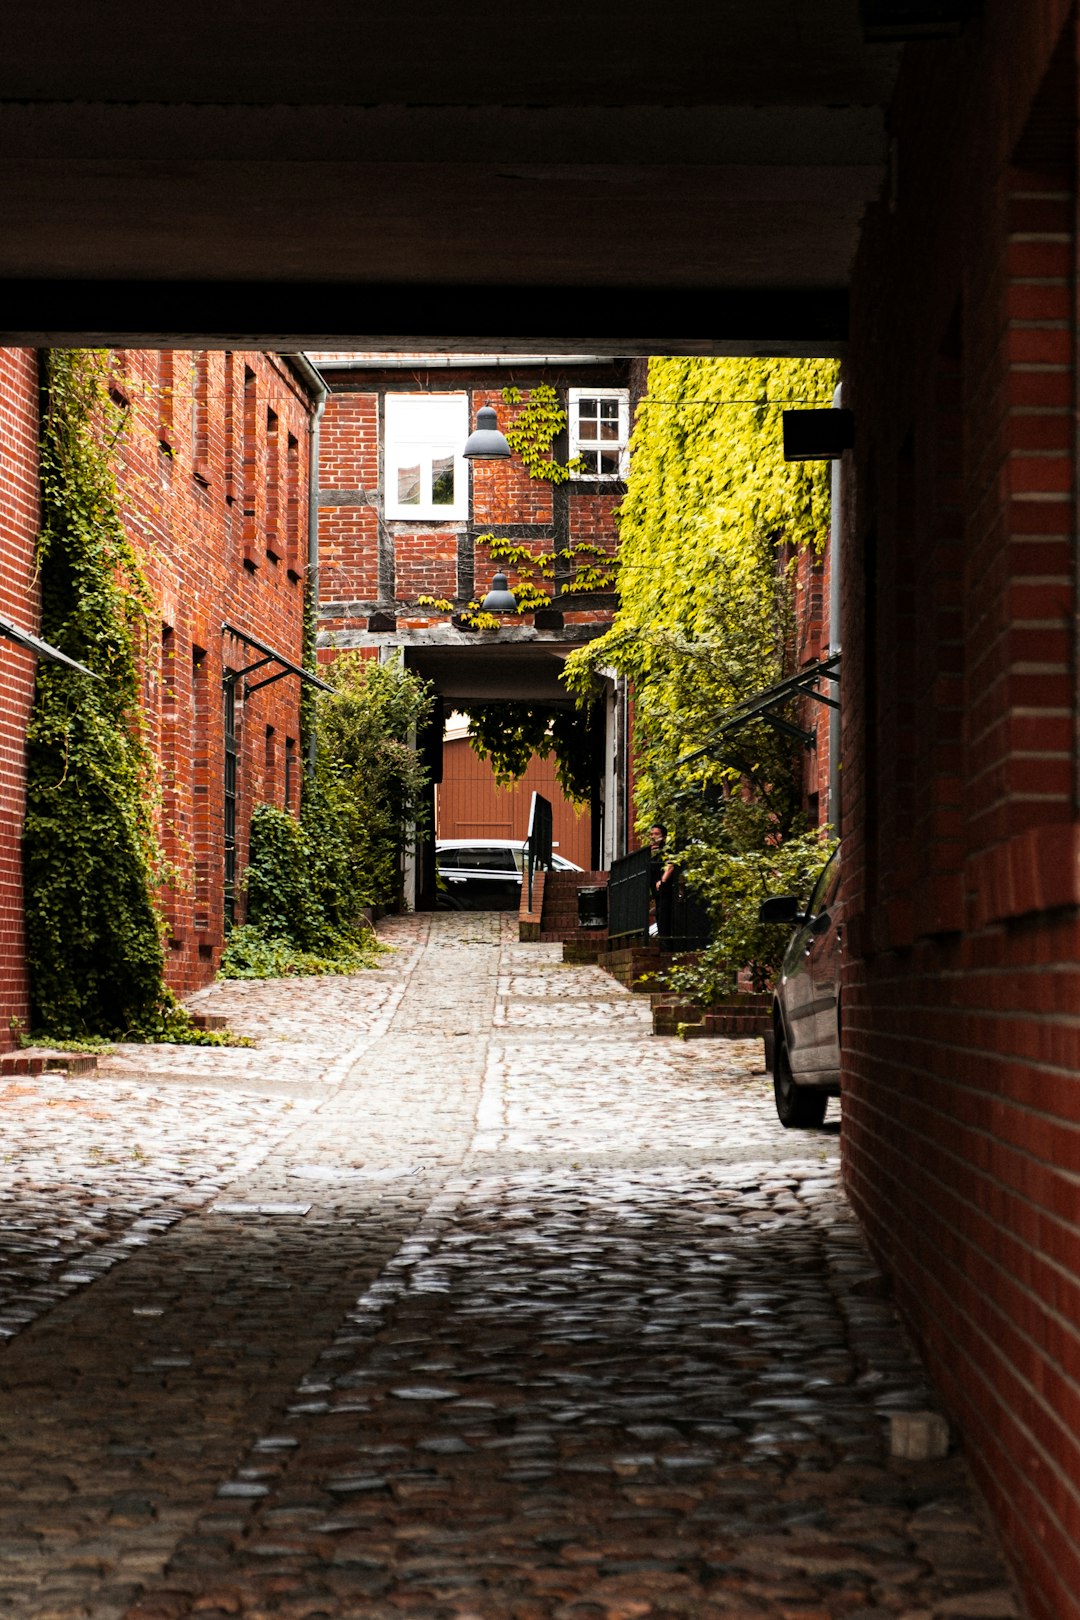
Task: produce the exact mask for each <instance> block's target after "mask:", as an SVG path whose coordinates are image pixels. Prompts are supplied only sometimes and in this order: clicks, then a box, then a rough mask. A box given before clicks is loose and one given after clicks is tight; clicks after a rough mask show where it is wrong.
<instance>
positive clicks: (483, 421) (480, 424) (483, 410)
mask: <svg viewBox="0 0 1080 1620" xmlns="http://www.w3.org/2000/svg"><path fill="white" fill-rule="evenodd" d="M461 453H462V455H463V456H464V457H465V459H466V460H467V461H505V460H506V459H507V457H508V456H509V454H510V446H509V445H508V444H507V442H506V440H505V438H504V437H503V435H502V434H501V433H500V432H499V418H498V417H497V416H496V415H495V412H494V411H493V410H492V408H491V406H490V405H482V406H481V407H480V409H479V410H478V411H477V413H476V428H475V430H474V431H473V432H472V433H470V434H469V437H468V438H467V439H466V441H465V448H464V450H463V451H462V452H461ZM505 583H506V581H505V580H504V581H503V584H504V585H505Z"/></svg>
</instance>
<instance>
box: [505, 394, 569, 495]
mask: <svg viewBox="0 0 1080 1620" xmlns="http://www.w3.org/2000/svg"><path fill="white" fill-rule="evenodd" d="M502 397H503V400H504V402H505V403H506V404H507V405H510V406H512V407H513V408H514V419H513V421H512V422H511V424H510V426H509V427H508V428H507V429H506V442H507V444H508V445H509V446H510V448H511V450H512V451H513V452H514V454H515V455H516V456H520V458H521V460H522V462H523V463H524V466H525V469H526V471H527V472H528V474H529V477H530V478H543V479H546V480H547V482H548V483H549V484H565V483H566V482H567V480H568V479H570V478H573V477H574V475H575V473H579V472H580V471H581V462H580V460H579V459H577V458H576V457H575V459H574V460H573V461H556V460H555V458H554V456H553V455H552V453H551V449H552V446H553V444H554V443H555V440H556V439H557V438H558V436H559V434H560V433H562V431H563V430H564V428H565V427H566V423H567V416H566V411H565V410H564V409H563V404H562V401H561V400H560V398H559V395H558V393H557V391H556V390H555V389H554V388H553V387H552V386H551V384H550V383H538V384H537V385H536V386H535V387H533V388H530V389H529V394H528V398H526V397H525V395H524V394H523V393H522V391H521V389H520V388H504V389H503V391H502Z"/></svg>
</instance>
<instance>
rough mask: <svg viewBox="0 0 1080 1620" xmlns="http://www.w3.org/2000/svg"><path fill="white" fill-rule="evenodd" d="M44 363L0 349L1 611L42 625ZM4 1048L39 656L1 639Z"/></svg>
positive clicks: (18, 934) (24, 990) (15, 975)
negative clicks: (38, 548) (38, 563)
mask: <svg viewBox="0 0 1080 1620" xmlns="http://www.w3.org/2000/svg"><path fill="white" fill-rule="evenodd" d="M37 433H38V398H37V362H36V358H35V356H34V352H33V350H32V349H0V615H3V617H4V618H5V619H7V620H8V621H9V622H10V623H11V624H14V625H16V626H17V627H18V628H19V629H21V630H29V631H35V630H36V629H37V614H38V603H37V592H36V590H35V588H34V536H35V534H36V533H37V527H38V488H37V476H36V472H35V468H34V461H35V453H34V446H35V444H36V442H37ZM0 684H2V686H3V693H4V698H3V703H2V704H0V1051H2V1050H4V1049H5V1048H6V1047H8V1046H10V1045H12V1044H13V1043H14V1038H13V1033H12V1021H13V1020H18V1021H21V1022H23V1023H25V1021H26V1020H27V1018H28V1017H29V1011H30V1009H29V997H28V987H27V981H26V969H25V965H24V952H25V941H24V936H23V898H22V862H21V856H20V846H19V840H20V835H21V830H22V820H23V813H24V809H25V804H26V792H25V773H26V756H25V741H24V739H25V734H26V722H27V719H28V718H29V714H30V704H31V700H32V697H33V689H34V659H33V657H32V656H31V654H30V653H28V652H25V651H24V650H23V649H22V648H21V647H17V646H15V644H14V643H13V642H11V641H8V640H7V639H5V638H3V637H0Z"/></svg>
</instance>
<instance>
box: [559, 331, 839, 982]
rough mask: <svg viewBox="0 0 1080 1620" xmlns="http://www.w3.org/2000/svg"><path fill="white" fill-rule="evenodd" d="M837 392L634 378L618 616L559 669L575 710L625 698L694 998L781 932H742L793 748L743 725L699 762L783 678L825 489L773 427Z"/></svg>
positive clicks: (687, 368) (817, 367)
mask: <svg viewBox="0 0 1080 1620" xmlns="http://www.w3.org/2000/svg"><path fill="white" fill-rule="evenodd" d="M835 377H836V367H835V365H834V364H833V363H832V362H831V361H822V360H747V359H719V360H693V359H657V360H653V361H651V362H650V365H649V379H648V393H647V395H646V396H645V398H644V399H643V400H642V402H641V404H640V406H639V408H638V413H637V419H636V423H635V428H634V434H633V438H632V440H631V462H630V474H629V480H628V485H627V493H626V497H625V499H624V500H623V502H622V504H621V509H620V514H619V547H620V566H619V588H620V606H619V610H618V612H617V613H616V616H615V620H614V622H613V624H612V627H611V629H610V630H608V631H607V632H606V633H605V634H604V635H603V636H601V637H599V638H598V639H597V640H595V641H593V642H591V643H590V644H589V645H588V647H585V648H582V649H580V650H579V651H577V652H575V653H574V654H573V655H572V656H571V658H570V659H569V660H568V661H567V669H566V680H567V682H568V684H569V686H570V688H571V690H573V691H575V692H576V693H577V694H578V696H579V698H580V699H581V700H582V701H585V702H587V701H589V700H590V699H591V697H592V695H593V693H594V691H595V689H596V684H597V679H598V673H599V671H600V670H601V669H603V668H615V669H617V670H619V671H620V672H621V673H622V674H624V675H626V676H627V677H628V678H629V679H630V680H631V681H632V682H633V690H634V715H635V730H634V739H635V771H636V782H635V792H636V807H637V811H638V818H639V825H641V826H642V827H643V828H644V827H645V826H647V825H649V824H651V823H653V822H655V821H659V822H661V823H662V824H664V825H665V826H666V827H667V829H668V847H669V850H670V851H671V852H672V853H673V854H677V855H678V856H679V858H680V860H681V864H682V866H683V869H684V871H685V872H686V873H687V876H688V877H689V878H690V879H691V880H692V881H693V882H694V884H695V886H696V888H697V889H698V891H699V892H700V893H702V894H703V895H704V896H705V897H706V899H707V900H708V902H709V904H710V906H711V909H712V912H713V919H714V927H715V931H716V932H715V939H716V943H715V945H714V946H713V948H712V950H711V951H710V953H708V955H707V958H706V960H705V962H704V964H703V965H702V967H701V969H700V972H699V983H700V986H701V988H702V990H703V992H704V991H705V990H706V989H710V990H711V991H712V992H715V991H716V990H718V989H721V988H729V987H730V986H731V985H732V984H733V983H734V979H735V976H736V974H737V973H738V971H739V969H740V968H742V967H746V966H750V967H751V968H752V969H753V971H754V973H755V974H756V975H757V977H758V978H759V979H761V978H762V976H767V974H768V972H769V971H770V970H771V968H772V967H773V966H774V965H775V959H776V953H777V951H778V950H779V949H780V948H781V947H782V944H783V933H782V930H777V929H774V930H771V931H765V932H762V931H760V930H758V931H757V932H755V931H754V928H753V927H752V926H751V924H752V922H754V919H755V918H756V906H757V901H758V899H759V898H760V897H761V896H762V894H763V893H764V892H767V890H768V888H769V886H770V879H769V872H770V870H772V869H778V867H779V865H780V864H782V863H781V862H780V861H779V857H778V854H777V852H778V851H779V850H780V848H781V847H782V846H783V845H784V844H785V841H786V840H789V839H793V840H799V839H800V838H801V837H802V836H803V835H804V834H805V833H806V831H807V829H806V826H805V821H804V819H803V818H802V816H801V812H800V801H801V769H802V763H801V754H800V747H799V744H798V743H797V742H793V741H792V740H791V739H789V738H787V737H785V736H784V735H783V734H781V733H778V732H777V731H776V730H773V729H771V728H770V727H768V726H766V725H764V724H762V723H757V724H753V725H749V726H746V727H745V728H743V729H742V730H741V731H739V732H738V733H736V734H735V735H734V736H733V737H732V738H731V739H730V740H729V741H728V742H727V743H726V745H725V746H724V748H723V749H717V748H710V747H709V746H708V745H709V743H710V740H711V738H712V737H713V734H714V732H715V729H716V725H717V721H718V719H719V717H720V716H721V715H722V714H723V712H724V711H725V710H726V709H729V708H730V707H731V706H732V705H734V704H735V703H737V702H738V701H739V700H740V699H743V698H745V697H747V696H750V695H751V694H753V693H755V692H758V691H761V690H763V689H764V688H766V687H769V686H771V685H773V684H774V683H775V682H777V681H779V680H781V679H782V678H783V676H784V675H785V674H787V673H790V671H791V663H792V659H793V654H794V637H793V628H794V623H795V603H794V599H793V590H794V580H793V570H792V569H791V568H790V567H785V566H784V565H783V561H782V559H783V557H784V556H785V555H787V556H792V555H794V554H796V553H797V552H799V551H800V550H806V549H810V550H812V551H814V552H817V553H820V551H821V549H822V548H823V546H824V543H825V538H826V535H827V530H828V518H829V480H828V469H827V465H826V464H824V463H814V462H807V463H789V462H785V461H784V460H783V452H782V441H781V410H782V408H783V405H784V404H786V403H787V402H789V401H793V400H797V401H799V402H801V403H806V404H820V405H824V404H828V402H829V400H830V398H831V395H832V391H833V388H834V386H835ZM697 750H705V751H704V752H700V753H698V752H696V751H697ZM824 852H825V851H824V846H823V845H822V844H821V842H820V841H819V840H818V839H817V835H816V834H814V835H812V836H811V843H810V845H808V846H806V847H803V848H801V849H800V848H799V847H798V846H793V850H792V860H791V861H790V862H788V865H789V866H791V867H792V872H789V873H788V874H787V875H788V877H792V876H793V875H794V868H795V867H796V866H799V868H800V870H802V871H803V872H804V873H805V874H806V877H807V880H809V878H810V877H811V876H812V873H813V869H814V867H815V865H816V864H818V863H819V862H820V860H821V859H822V858H823V854H824ZM800 863H801V865H800ZM755 926H756V923H755ZM707 981H708V982H707Z"/></svg>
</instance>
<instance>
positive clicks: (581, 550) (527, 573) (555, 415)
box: [418, 383, 615, 630]
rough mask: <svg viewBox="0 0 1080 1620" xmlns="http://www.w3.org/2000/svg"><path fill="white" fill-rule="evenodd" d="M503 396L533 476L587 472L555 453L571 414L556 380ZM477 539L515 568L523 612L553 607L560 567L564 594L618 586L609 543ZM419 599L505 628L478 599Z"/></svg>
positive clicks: (513, 436)
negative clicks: (554, 544) (539, 548)
mask: <svg viewBox="0 0 1080 1620" xmlns="http://www.w3.org/2000/svg"><path fill="white" fill-rule="evenodd" d="M502 397H503V400H504V401H505V403H506V404H507V405H511V406H513V407H514V408H515V416H514V419H513V421H512V422H511V424H510V425H509V426H508V427H507V429H506V434H505V437H506V442H507V443H508V444H509V446H510V449H511V450H512V451H513V452H514V454H515V455H517V456H519V457H520V459H521V461H522V462H523V464H524V466H525V469H526V471H527V472H528V474H529V477H530V478H542V479H544V480H545V481H546V482H547V483H549V484H565V483H566V482H567V480H568V479H570V478H573V477H574V475H575V474H576V473H578V472H580V471H581V459H580V457H574V458H573V460H571V461H556V459H555V457H554V456H553V455H552V453H551V452H552V446H553V445H554V443H555V440H556V439H557V438H558V436H559V434H560V433H561V432H562V431H563V429H564V428H565V427H566V423H567V415H566V411H565V410H564V409H563V405H562V401H561V400H560V398H559V395H558V392H557V391H556V390H555V389H554V388H553V387H552V386H551V384H550V383H539V384H537V386H536V387H535V388H532V389H530V390H529V394H528V397H527V398H526V396H525V395H524V394H523V393H522V391H521V389H520V388H504V389H503V391H502ZM476 544H477V545H478V546H486V547H487V551H488V555H489V556H490V557H491V558H492V560H493V561H494V562H497V563H504V564H505V565H506V566H507V568H512V569H513V570H514V571H515V576H516V577H515V581H514V600H515V602H516V604H517V606H516V609H515V611H516V612H517V613H518V614H519V615H522V614H526V613H536V612H538V611H540V610H542V609H544V608H549V607H550V606H551V604H552V601H553V594H552V589H551V586H552V585H553V583H554V579H555V574H556V571H557V570H559V569H561V572H562V576H563V577H562V578H560V580H559V594H560V595H561V596H573V595H582V594H585V593H591V592H600V591H610V590H612V589H614V585H615V569H614V560H613V558H612V557H611V556H610V554H609V552H608V551H607V550H606V548H605V547H604V546H597V545H593V544H591V543H590V542H588V541H581V542H578V543H577V544H574V545H569V546H561V547H559V548H558V549H552V550H551V551H544V552H540V553H536V552H534V551H532V550H531V549H530V547H528V546H522V545H516V544H515V543H514V541H512V540H507V539H504V538H499V537H497V536H495V535H493V534H481V535H477V537H476ZM418 602H419V605H420V606H421V607H429V608H437V609H438V611H439V612H440V613H452V614H453V615H454V617H455V622H456V623H457V624H458V626H459V627H460V628H462V629H466V630H499V629H501V628H502V624H503V620H504V617H505V615H504V616H501V617H497V616H496V615H495V614H494V613H486V612H485V611H484V609H483V607H482V606H481V604H480V602H479V601H476V600H473V601H470V602H466V603H455V602H451V601H449V600H448V599H446V598H443V597H436V596H421V597H419V598H418Z"/></svg>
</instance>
